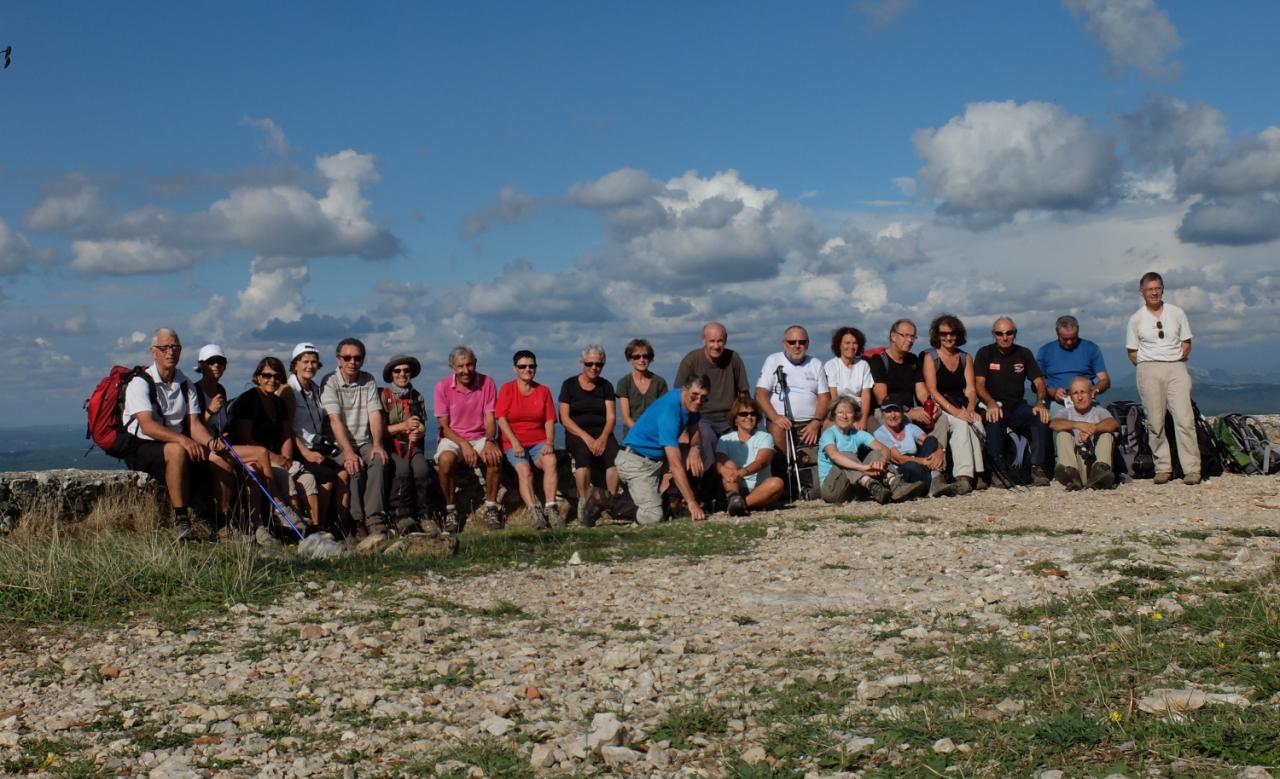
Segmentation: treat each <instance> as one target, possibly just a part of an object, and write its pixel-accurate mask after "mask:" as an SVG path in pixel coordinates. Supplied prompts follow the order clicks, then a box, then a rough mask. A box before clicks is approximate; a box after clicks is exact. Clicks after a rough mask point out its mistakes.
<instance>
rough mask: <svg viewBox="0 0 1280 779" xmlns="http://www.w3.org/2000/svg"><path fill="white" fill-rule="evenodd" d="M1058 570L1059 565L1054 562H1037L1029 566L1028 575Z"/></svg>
mask: <svg viewBox="0 0 1280 779" xmlns="http://www.w3.org/2000/svg"><path fill="white" fill-rule="evenodd" d="M1056 568H1058V564H1057V563H1055V562H1054V561H1052V560H1037V561H1036V562H1034V563H1032V564H1031V565H1028V566H1027V573H1034V574H1038V573H1040V572H1041V571H1050V570H1054V569H1056Z"/></svg>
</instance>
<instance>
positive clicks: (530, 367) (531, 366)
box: [516, 362, 538, 371]
mask: <svg viewBox="0 0 1280 779" xmlns="http://www.w3.org/2000/svg"><path fill="white" fill-rule="evenodd" d="M516 370H518V371H536V370H538V364H537V363H536V362H527V363H524V364H523V365H517V366H516Z"/></svg>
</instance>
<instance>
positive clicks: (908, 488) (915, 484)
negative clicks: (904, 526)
mask: <svg viewBox="0 0 1280 779" xmlns="http://www.w3.org/2000/svg"><path fill="white" fill-rule="evenodd" d="M928 489H929V485H928V484H925V483H924V482H922V481H899V482H898V486H896V487H894V488H893V492H892V493H890V498H891V499H892V500H893V502H894V503H901V502H902V501H904V500H911V499H912V498H917V497H919V496H921V495H923V494H924V493H925V492H926V491H927V490H928Z"/></svg>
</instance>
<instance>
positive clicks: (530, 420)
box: [494, 349, 564, 530]
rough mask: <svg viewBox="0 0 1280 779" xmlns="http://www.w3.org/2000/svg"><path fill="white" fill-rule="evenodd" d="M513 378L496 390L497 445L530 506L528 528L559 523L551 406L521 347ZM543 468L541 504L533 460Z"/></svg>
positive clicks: (561, 523)
mask: <svg viewBox="0 0 1280 779" xmlns="http://www.w3.org/2000/svg"><path fill="white" fill-rule="evenodd" d="M511 363H512V365H514V366H515V368H514V370H515V374H516V378H515V380H514V381H509V382H507V383H506V384H503V385H502V388H501V389H499V390H498V404H497V406H496V408H495V409H494V414H495V415H496V416H497V418H498V429H499V430H501V431H502V448H503V452H504V454H505V455H506V457H507V462H509V463H511V465H512V467H513V468H515V469H516V478H517V479H518V480H519V481H520V497H521V498H523V499H524V505H525V507H526V508H528V509H529V516H530V518H532V520H533V527H534V528H535V529H537V530H543V529H545V528H547V527H564V519H563V518H562V517H561V516H560V509H559V508H558V507H557V506H556V489H557V488H558V486H559V474H558V473H557V471H556V451H555V438H556V410H555V406H554V405H553V404H552V403H551V390H549V389H547V388H546V386H545V385H543V384H539V383H538V382H536V381H534V380H533V377H534V376H535V375H536V374H537V372H538V358H537V357H535V356H534V355H533V352H531V351H529V350H528V349H521V350H520V351H518V352H516V353H515V356H514V357H512V359H511ZM534 461H537V463H538V467H539V468H541V469H542V495H543V499H544V500H543V502H542V503H541V504H539V503H538V496H537V495H536V494H535V493H534V489H533V463H534Z"/></svg>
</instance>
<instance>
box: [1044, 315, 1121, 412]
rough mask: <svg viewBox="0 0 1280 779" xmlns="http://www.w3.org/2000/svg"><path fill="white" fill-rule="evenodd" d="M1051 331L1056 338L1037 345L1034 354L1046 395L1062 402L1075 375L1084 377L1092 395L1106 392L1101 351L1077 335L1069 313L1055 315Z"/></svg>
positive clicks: (1107, 380)
mask: <svg viewBox="0 0 1280 779" xmlns="http://www.w3.org/2000/svg"><path fill="white" fill-rule="evenodd" d="M1054 330H1055V332H1057V334H1058V339H1057V340H1056V341H1050V342H1049V343H1047V344H1045V345H1044V346H1041V347H1040V351H1039V352H1037V353H1036V362H1037V363H1039V365H1040V372H1041V373H1043V374H1044V383H1045V386H1046V388H1047V390H1048V395H1049V397H1050V398H1052V399H1053V400H1055V401H1057V402H1058V403H1061V404H1063V405H1066V404H1067V396H1068V395H1069V394H1070V393H1069V387H1070V386H1071V380H1072V379H1074V378H1075V377H1077V376H1087V377H1088V379H1089V382H1090V383H1091V384H1092V385H1093V395H1094V397H1097V396H1098V395H1101V394H1102V393H1104V392H1106V391H1107V389H1108V388H1110V387H1111V377H1110V376H1108V375H1107V363H1106V360H1104V359H1102V350H1101V349H1099V348H1098V345H1097V344H1096V343H1094V342H1093V341H1089V340H1086V339H1084V338H1081V337H1080V323H1079V322H1078V321H1076V318H1075V317H1073V316H1071V315H1070V314H1066V315H1064V316H1060V317H1058V323H1057V324H1056V325H1054Z"/></svg>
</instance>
